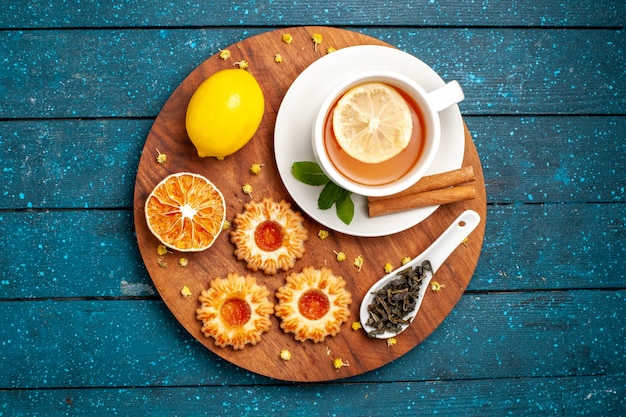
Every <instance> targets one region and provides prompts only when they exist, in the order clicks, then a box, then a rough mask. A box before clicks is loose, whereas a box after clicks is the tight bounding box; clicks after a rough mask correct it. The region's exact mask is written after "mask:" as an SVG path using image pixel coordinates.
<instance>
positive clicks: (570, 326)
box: [0, 289, 626, 389]
mask: <svg viewBox="0 0 626 417" xmlns="http://www.w3.org/2000/svg"><path fill="white" fill-rule="evenodd" d="M625 297H626V290H624V289H621V290H613V289H612V290H603V291H593V290H570V291H551V292H494V293H483V294H466V295H464V296H463V297H462V299H461V301H460V302H459V304H458V305H457V307H456V308H455V309H454V310H453V312H452V313H451V314H450V315H449V316H448V317H447V318H446V320H445V321H444V323H443V324H442V325H441V326H440V327H439V328H437V329H436V330H435V332H434V333H433V334H432V335H431V336H430V337H428V338H427V339H426V340H425V341H424V342H423V343H421V344H420V345H418V346H417V347H416V348H415V349H413V350H411V351H410V352H409V353H407V354H406V355H405V356H403V357H401V358H400V359H398V360H396V361H394V362H392V363H390V364H388V365H386V366H384V367H382V368H379V369H378V370H375V371H372V372H369V373H366V374H363V375H359V376H357V377H353V378H350V379H346V380H342V381H337V382H340V383H342V384H343V383H351V382H358V383H383V382H385V383H390V382H394V381H433V380H441V381H451V380H457V381H458V380H484V379H494V378H495V379H500V378H504V379H506V378H537V379H540V378H553V377H562V378H565V377H567V378H574V377H579V376H601V375H615V376H619V375H621V376H622V377H623V375H624V373H625V372H626V352H625V351H624V349H623V341H624V338H623V336H624V332H623V326H624V324H623V320H622V318H623V317H624V314H626V304H625V303H624V299H625ZM0 315H1V316H2V317H11V318H12V320H11V321H8V322H7V323H6V324H5V325H4V326H2V327H1V328H0V340H2V341H3V360H2V361H1V362H0V371H1V372H0V388H1V389H11V388H28V389H35V388H58V387H66V388H80V387H94V388H98V387H133V386H152V387H158V386H194V385H223V384H226V385H243V386H249V385H255V384H258V385H266V384H277V383H279V384H283V383H281V382H278V381H274V380H272V379H270V378H266V377H261V376H258V375H255V374H251V373H248V372H245V371H243V370H242V369H240V368H237V367H235V366H234V365H231V364H229V363H227V362H224V361H223V360H222V359H220V358H219V357H217V356H216V355H214V354H213V353H211V352H210V351H209V350H207V349H205V348H203V347H202V346H201V345H200V344H199V343H198V342H197V341H196V340H195V339H193V338H192V337H191V336H190V335H188V334H187V333H186V332H185V331H184V330H183V329H182V327H181V326H180V325H178V324H177V322H176V321H175V319H174V318H173V316H172V315H171V314H170V313H169V312H168V310H167V308H166V307H165V305H164V304H163V303H162V302H161V301H158V300H103V301H99V300H93V301H89V300H40V301H27V300H24V301H19V302H0ZM348 331H350V330H348ZM261 343H262V342H261ZM398 343H402V337H401V336H399V337H398ZM520 346H521V348H520ZM323 348H324V347H323V345H322V346H320V347H319V349H323ZM390 349H393V347H391V348H390ZM254 351H255V350H254V348H250V349H247V350H246V351H243V352H241V353H242V354H244V355H251V356H250V360H254ZM59 352H62V355H59ZM295 353H297V352H295ZM276 354H277V355H278V354H279V352H276ZM319 366H332V363H331V360H330V359H329V361H328V362H327V363H320V364H319ZM338 376H339V377H340V376H341V370H339V375H338ZM285 384H287V385H289V384H288V383H285Z"/></svg>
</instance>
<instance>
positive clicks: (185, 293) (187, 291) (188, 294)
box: [180, 285, 192, 298]
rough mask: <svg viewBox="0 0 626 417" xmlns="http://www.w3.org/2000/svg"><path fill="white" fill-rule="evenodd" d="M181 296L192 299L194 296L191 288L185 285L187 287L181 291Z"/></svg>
mask: <svg viewBox="0 0 626 417" xmlns="http://www.w3.org/2000/svg"><path fill="white" fill-rule="evenodd" d="M180 294H181V295H182V296H183V297H185V298H187V297H191V295H192V294H191V290H190V289H189V287H188V286H186V285H185V286H184V287H183V288H182V289H181V290H180Z"/></svg>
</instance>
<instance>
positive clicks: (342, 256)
mask: <svg viewBox="0 0 626 417" xmlns="http://www.w3.org/2000/svg"><path fill="white" fill-rule="evenodd" d="M333 252H335V255H336V256H337V261H338V262H343V261H345V260H346V258H347V257H346V254H345V253H343V252H337V251H335V250H334V251H333Z"/></svg>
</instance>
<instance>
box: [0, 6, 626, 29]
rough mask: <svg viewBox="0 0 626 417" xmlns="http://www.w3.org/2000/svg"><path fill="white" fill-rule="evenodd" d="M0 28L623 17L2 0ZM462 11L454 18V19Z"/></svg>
mask: <svg viewBox="0 0 626 417" xmlns="http://www.w3.org/2000/svg"><path fill="white" fill-rule="evenodd" d="M6 3H8V4H6V5H5V13H4V14H3V15H2V16H0V28H20V29H21V28H38V29H40V28H48V27H119V26H127V27H129V26H130V27H142V26H157V27H166V26H180V25H181V24H184V25H186V26H227V27H230V26H244V25H262V26H268V25H272V26H276V25H281V24H284V22H289V24H290V25H324V26H328V25H332V26H340V25H390V24H393V25H398V26H409V25H410V26H442V25H453V26H458V25H459V24H462V25H464V26H490V25H496V26H537V27H543V26H547V27H580V26H616V25H619V24H620V22H623V21H624V8H623V3H621V2H620V1H619V0H604V1H602V2H595V1H593V0H585V1H578V2H567V5H566V6H567V7H565V5H563V4H561V3H559V2H553V3H546V2H542V1H540V0H535V1H525V2H524V3H523V4H520V3H519V2H516V1H514V0H501V1H492V2H488V3H473V2H466V1H462V0H454V1H447V2H424V3H422V2H420V3H415V2H413V1H410V0H386V1H379V2H371V3H370V2H354V3H341V4H340V5H338V6H335V7H328V4H326V3H323V2H317V3H315V2H314V3H310V2H292V1H285V0H278V1H271V2H254V1H242V2H238V3H236V4H231V3H222V2H210V3H204V2H198V1H194V0H175V1H169V2H164V3H158V4H149V3H145V2H143V1H141V0H127V1H124V2H121V3H116V4H115V5H112V4H107V3H101V2H88V3H81V4H80V7H78V8H77V7H74V5H72V4H70V3H68V2H65V1H61V0H55V1H50V2H48V3H46V4H45V5H44V4H41V3H37V2H35V3H33V4H30V5H29V7H28V8H24V7H23V5H22V3H20V2H19V1H16V0H10V1H7V2H6ZM460 17H462V18H460Z"/></svg>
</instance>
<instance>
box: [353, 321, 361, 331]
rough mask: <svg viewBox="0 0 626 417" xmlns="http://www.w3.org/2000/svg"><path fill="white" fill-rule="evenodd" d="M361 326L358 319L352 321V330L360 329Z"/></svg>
mask: <svg viewBox="0 0 626 417" xmlns="http://www.w3.org/2000/svg"><path fill="white" fill-rule="evenodd" d="M362 328H363V326H361V322H360V321H353V322H352V330H359V329H362Z"/></svg>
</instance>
